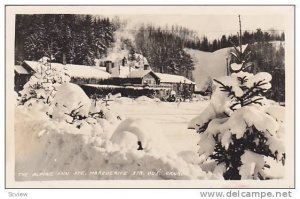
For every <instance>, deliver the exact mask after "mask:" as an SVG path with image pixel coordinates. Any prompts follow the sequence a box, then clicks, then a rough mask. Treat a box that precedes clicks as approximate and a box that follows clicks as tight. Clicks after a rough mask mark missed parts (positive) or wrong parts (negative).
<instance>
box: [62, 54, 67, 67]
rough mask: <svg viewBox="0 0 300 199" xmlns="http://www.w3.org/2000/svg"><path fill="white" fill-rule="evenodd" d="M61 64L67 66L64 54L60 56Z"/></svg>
mask: <svg viewBox="0 0 300 199" xmlns="http://www.w3.org/2000/svg"><path fill="white" fill-rule="evenodd" d="M62 64H63V65H66V64H67V58H66V54H65V53H63V55H62Z"/></svg>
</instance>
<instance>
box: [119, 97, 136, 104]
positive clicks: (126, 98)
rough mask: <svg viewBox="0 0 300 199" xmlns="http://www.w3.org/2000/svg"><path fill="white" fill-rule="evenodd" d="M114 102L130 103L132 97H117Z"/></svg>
mask: <svg viewBox="0 0 300 199" xmlns="http://www.w3.org/2000/svg"><path fill="white" fill-rule="evenodd" d="M115 102H116V103H118V104H132V103H133V99H131V98H129V97H119V98H116V99H115Z"/></svg>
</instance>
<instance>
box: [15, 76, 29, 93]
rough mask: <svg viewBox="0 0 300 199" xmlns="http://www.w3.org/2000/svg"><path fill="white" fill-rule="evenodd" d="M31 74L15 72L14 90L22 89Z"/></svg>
mask: <svg viewBox="0 0 300 199" xmlns="http://www.w3.org/2000/svg"><path fill="white" fill-rule="evenodd" d="M30 77H31V75H25V74H18V73H16V72H15V86H14V89H15V91H20V90H23V87H24V85H25V84H26V83H27V82H28V81H29V79H30Z"/></svg>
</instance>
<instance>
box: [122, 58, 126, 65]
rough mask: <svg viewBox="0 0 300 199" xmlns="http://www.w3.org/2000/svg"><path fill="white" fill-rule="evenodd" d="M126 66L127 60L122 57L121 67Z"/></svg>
mask: <svg viewBox="0 0 300 199" xmlns="http://www.w3.org/2000/svg"><path fill="white" fill-rule="evenodd" d="M126 64H127V59H126V57H124V58H123V59H122V66H125V65H126Z"/></svg>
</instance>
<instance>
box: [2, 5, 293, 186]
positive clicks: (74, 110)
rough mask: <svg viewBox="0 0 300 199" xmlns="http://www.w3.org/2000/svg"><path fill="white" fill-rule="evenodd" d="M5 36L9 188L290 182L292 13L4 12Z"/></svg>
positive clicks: (214, 9) (163, 9)
mask: <svg viewBox="0 0 300 199" xmlns="http://www.w3.org/2000/svg"><path fill="white" fill-rule="evenodd" d="M5 40H6V52H5V53H6V66H5V68H6V183H7V186H8V187H11V188H13V187H32V188H35V187H45V186H48V185H49V184H51V187H54V188H65V187H78V186H84V187H97V188H101V187H103V188H104V187H106V188H107V187H108V188H116V187H121V188H122V187H129V188H137V187H138V188H172V187H179V188H183V187H185V188H203V187H208V188H228V187H231V188H277V187H279V188H293V187H294V179H295V176H294V175H295V174H294V169H295V167H294V161H295V160H294V158H295V157H294V153H295V151H294V150H295V146H294V137H295V135H294V134H295V130H294V86H295V85H294V67H295V66H294V6H171V5H170V6H7V7H6V38H5ZM72 182H79V183H80V184H76V183H75V184H72ZM116 182H118V183H116Z"/></svg>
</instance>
